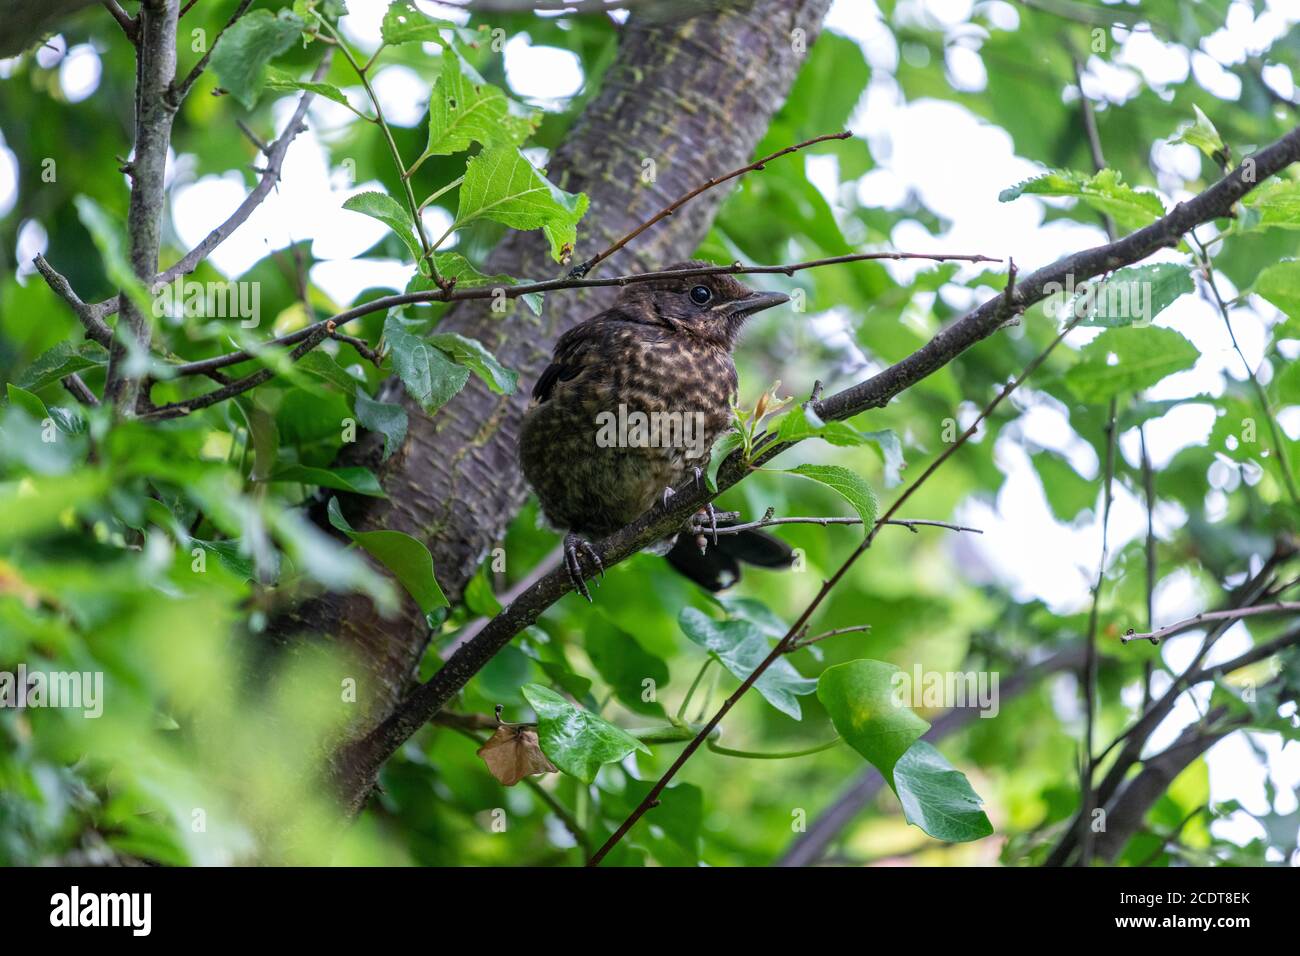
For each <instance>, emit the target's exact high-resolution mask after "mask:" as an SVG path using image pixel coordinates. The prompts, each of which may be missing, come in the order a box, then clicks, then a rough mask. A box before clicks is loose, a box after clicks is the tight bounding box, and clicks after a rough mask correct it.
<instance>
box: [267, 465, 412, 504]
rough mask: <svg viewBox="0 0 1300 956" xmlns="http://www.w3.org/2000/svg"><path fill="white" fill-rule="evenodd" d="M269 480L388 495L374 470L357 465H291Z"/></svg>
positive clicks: (372, 494)
mask: <svg viewBox="0 0 1300 956" xmlns="http://www.w3.org/2000/svg"><path fill="white" fill-rule="evenodd" d="M267 480H268V481H296V482H298V483H299V484H303V485H319V486H320V487H322V488H336V489H338V490H339V491H350V492H352V494H354V495H366V496H368V497H371V498H387V497H388V495H386V494H385V493H384V489H383V487H382V486H381V485H380V484H379V479H378V478H376V477H375V473H374V472H373V471H371V470H370V469H369V468H361V467H358V466H355V465H350V466H345V467H340V468H312V467H310V466H308V465H290V466H289V467H287V468H281V469H280V470H279V471H277V472H276V473H275V474H273V475H272V476H271V477H270V478H269V479H267Z"/></svg>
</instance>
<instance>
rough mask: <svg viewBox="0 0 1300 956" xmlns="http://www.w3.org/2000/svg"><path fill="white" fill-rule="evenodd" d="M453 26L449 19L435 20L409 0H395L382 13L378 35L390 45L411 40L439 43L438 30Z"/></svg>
mask: <svg viewBox="0 0 1300 956" xmlns="http://www.w3.org/2000/svg"><path fill="white" fill-rule="evenodd" d="M455 26H456V24H454V23H452V22H451V21H449V20H435V19H434V18H433V17H431V16H429V15H428V14H427V13H425V12H424V11H422V10H420V9H419V8H418V7H416V6H415V4H413V3H410V2H409V0H397V2H396V3H393V4H390V5H389V7H388V10H387V11H386V12H385V13H384V20H383V22H382V23H381V24H380V26H379V35H380V36H381V37H382V38H383V41H384V43H386V44H389V45H390V46H392V45H396V44H399V43H410V42H412V41H420V42H422V43H441V42H442V34H441V33H440V32H439V31H441V30H445V29H454V28H455Z"/></svg>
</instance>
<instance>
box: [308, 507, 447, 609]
mask: <svg viewBox="0 0 1300 956" xmlns="http://www.w3.org/2000/svg"><path fill="white" fill-rule="evenodd" d="M326 512H327V514H328V515H329V521H330V524H332V525H333V526H334V527H335V528H337V529H338V530H340V531H342V532H343V533H344V534H346V535H347V536H348V537H349V538H351V539H352V540H353V541H355V542H356V543H357V546H358V547H360V548H361V549H362V550H363V551H365V552H366V553H367V554H369V555H370V556H371V557H372V558H374V559H375V560H376V561H378V562H379V563H380V564H382V565H383V566H384V567H386V568H387V569H388V570H389V571H392V572H393V576H394V577H396V578H397V580H398V581H400V582H401V585H402V587H404V588H406V593H407V594H409V595H411V597H412V598H414V599H415V603H416V604H418V605H419V607H420V611H421V612H422V613H424V614H425V615H429V614H432V613H433V612H434V611H435V610H437V609H438V608H440V607H447V606H449V605H448V601H447V598H446V596H445V595H444V594H443V593H442V588H441V587H439V586H438V580H437V578H436V577H435V576H434V572H433V555H432V554H430V553H429V549H428V548H427V547H425V545H424V543H423V542H422V541H417V540H416V539H415V538H413V537H411V536H410V535H409V534H405V533H403V532H401V531H389V530H387V529H384V530H379V531H355V530H353V528H352V525H350V524H349V523H348V520H347V519H346V518H345V517H343V510H342V509H341V508H340V507H339V500H338V499H337V498H331V499H330V503H329V506H328V507H327V508H326Z"/></svg>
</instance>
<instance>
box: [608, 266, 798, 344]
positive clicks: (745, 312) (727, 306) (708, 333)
mask: <svg viewBox="0 0 1300 956" xmlns="http://www.w3.org/2000/svg"><path fill="white" fill-rule="evenodd" d="M710 265H712V263H708V262H702V261H700V260H688V261H686V262H678V263H675V264H673V265H671V266H668V267H667V268H665V269H664V270H663V271H664V272H679V271H682V270H687V269H705V268H708V267H709V266H710ZM789 301H790V297H789V296H788V295H786V294H785V293H783V292H755V291H754V290H753V289H751V288H749V286H747V285H745V284H744V283H743V282H740V281H739V280H737V279H736V278H734V277H733V276H729V275H721V274H719V275H702V276H678V277H669V278H664V279H655V280H653V281H650V282H640V283H635V284H633V285H630V286H628V287H627V288H626V289H625V290H624V291H623V294H622V295H621V296H620V297H619V306H620V307H621V310H622V311H624V312H626V313H628V314H630V315H633V316H636V317H638V319H640V320H641V321H647V322H651V323H654V324H656V325H663V326H666V327H668V328H669V329H671V330H672V331H674V332H678V333H681V334H685V335H691V336H695V337H697V338H700V339H703V340H705V341H708V342H713V343H715V344H717V345H721V346H723V347H725V348H727V349H730V348H732V346H733V345H734V344H735V341H736V335H737V334H738V333H739V332H740V327H741V326H742V325H743V324H744V322H745V320H746V319H747V318H749V317H750V316H751V315H753V314H754V313H755V312H761V311H762V310H763V309H770V308H771V307H772V306H774V305H781V304H782V303H785V302H789Z"/></svg>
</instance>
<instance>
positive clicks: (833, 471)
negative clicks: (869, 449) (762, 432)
mask: <svg viewBox="0 0 1300 956" xmlns="http://www.w3.org/2000/svg"><path fill="white" fill-rule="evenodd" d="M785 473H786V474H788V475H799V476H800V477H801V478H808V479H811V480H812V481H816V482H820V483H821V484H823V485H825V486H826V487H827V488H830V489H831V490H832V491H834V492H835V493H836V494H838V495H839V496H840V497H841V498H843V499H844V500H845V501H847V502H848V503H849V504H850V505H852V506H853V510H854V511H856V512H857V513H858V517H859V518H861V519H862V533H863V534H864V535H866V534H869V533H870V532H871V528H872V526H873V525H875V523H876V509H877V507H878V505H877V502H876V493H875V492H874V491H872V490H871V486H870V485H869V484H867V483H866V482H865V481H864V480H863V479H862V477H861V476H860V475H858V474H857V473H856V472H853V471H850V470H849V469H847V468H844V467H842V466H840V465H800V466H799V467H797V468H787V469H785Z"/></svg>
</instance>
